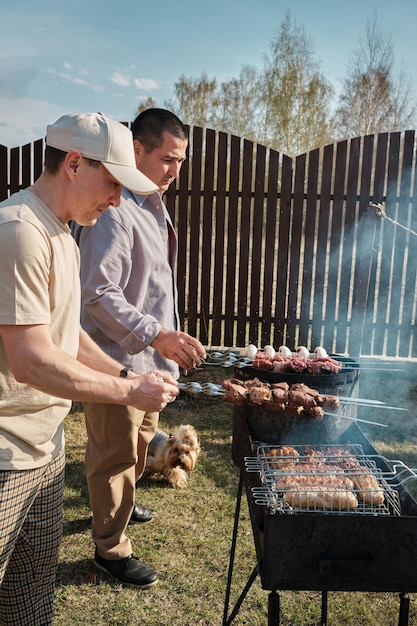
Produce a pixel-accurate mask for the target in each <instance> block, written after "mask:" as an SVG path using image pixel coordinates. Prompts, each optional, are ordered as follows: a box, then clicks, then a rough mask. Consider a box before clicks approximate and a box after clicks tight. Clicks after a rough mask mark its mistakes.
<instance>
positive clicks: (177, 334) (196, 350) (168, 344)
mask: <svg viewBox="0 0 417 626" xmlns="http://www.w3.org/2000/svg"><path fill="white" fill-rule="evenodd" d="M151 346H152V347H153V348H155V350H156V351H157V352H158V353H159V354H160V355H161V356H163V357H165V358H166V359H171V360H172V361H175V363H177V365H179V366H180V367H182V369H184V370H189V369H192V368H193V367H196V366H198V365H200V364H201V359H205V358H206V351H205V350H204V348H203V346H202V344H201V343H200V342H199V341H198V339H195V338H194V337H191V335H188V334H187V333H183V332H181V331H177V330H165V329H164V328H161V330H160V331H159V333H158V334H157V336H156V337H155V339H154V340H153V342H152V343H151Z"/></svg>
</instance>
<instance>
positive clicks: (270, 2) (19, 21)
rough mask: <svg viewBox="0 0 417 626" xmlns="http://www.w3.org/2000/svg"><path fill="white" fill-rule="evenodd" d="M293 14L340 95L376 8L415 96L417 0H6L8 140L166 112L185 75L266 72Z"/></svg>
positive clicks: (1, 98)
mask: <svg viewBox="0 0 417 626" xmlns="http://www.w3.org/2000/svg"><path fill="white" fill-rule="evenodd" d="M5 5H6V6H5ZM287 10H290V12H291V15H292V17H293V18H294V19H295V20H296V21H297V23H298V24H299V25H302V26H304V28H305V31H306V34H307V35H308V36H309V37H310V38H311V41H312V44H313V49H314V57H315V59H316V60H317V61H318V62H319V63H320V66H321V70H322V72H323V74H324V75H325V76H327V78H328V79H329V80H330V81H331V82H332V83H333V85H334V86H335V87H336V88H337V86H338V80H339V79H340V78H341V77H342V76H343V75H344V73H345V70H346V66H347V62H348V59H349V55H350V53H351V52H352V51H354V50H355V49H357V47H358V41H359V37H360V36H363V34H364V32H365V28H366V22H367V20H368V19H371V20H372V19H373V17H374V15H375V12H376V16H377V19H378V24H379V27H380V28H381V29H382V30H383V32H384V33H386V34H387V35H390V36H391V37H392V43H393V50H394V56H395V60H396V64H397V66H398V68H399V67H400V66H401V64H404V66H405V70H406V72H407V74H408V75H409V77H410V78H411V80H412V85H413V92H414V95H415V98H417V2H416V1H415V0H349V2H338V0H209V1H207V2H201V1H200V0H177V1H176V2H175V1H172V0H171V1H170V2H168V1H167V0H155V1H154V2H152V1H151V0H136V1H135V2H132V1H131V0H117V1H116V2H111V3H110V2H106V1H105V0H101V2H99V1H98V0H71V2H68V1H66V2H62V1H61V0H54V1H52V0H37V1H36V2H33V0H13V1H12V2H8V3H7V4H6V2H5V0H3V2H2V8H1V13H0V41H1V42H2V46H1V55H0V144H4V145H7V146H9V147H13V146H17V145H23V144H24V143H27V142H31V141H33V140H34V139H39V138H40V137H42V136H44V133H45V128H46V125H47V124H48V123H50V122H53V121H55V120H56V119H57V118H58V117H59V116H60V115H63V114H65V113H81V112H87V111H88V112H90V111H102V112H104V113H106V114H107V115H109V116H110V117H112V118H114V119H118V120H123V121H129V120H131V119H132V118H133V116H134V112H135V110H136V108H137V106H138V103H139V101H140V100H143V99H145V98H146V97H148V96H152V97H153V98H154V100H155V101H156V102H157V104H158V105H161V106H163V104H164V101H165V100H166V99H168V98H169V97H171V96H172V93H173V85H174V83H175V81H176V80H177V79H178V78H179V77H180V76H181V75H182V74H184V75H185V76H187V77H199V76H201V74H202V72H206V73H207V75H208V76H209V77H216V78H217V79H218V81H222V80H226V79H230V78H233V77H236V76H238V75H239V73H240V70H241V69H242V67H243V66H244V65H246V64H249V65H254V66H256V67H259V68H261V67H262V66H263V56H264V55H265V54H268V53H269V52H270V43H271V39H272V38H273V36H274V34H275V33H276V31H277V29H278V28H279V26H280V24H281V22H282V20H283V18H284V16H285V13H286V11H287Z"/></svg>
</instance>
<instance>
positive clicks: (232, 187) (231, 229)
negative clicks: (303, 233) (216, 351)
mask: <svg viewBox="0 0 417 626" xmlns="http://www.w3.org/2000/svg"><path fill="white" fill-rule="evenodd" d="M230 142H231V143H230V184H229V207H228V208H229V218H228V225H227V267H226V310H225V333H224V339H225V345H226V346H234V345H238V344H237V343H236V337H235V310H236V307H235V300H236V259H237V242H238V239H239V233H238V226H237V217H238V212H239V176H240V160H241V148H240V139H239V137H235V136H233V135H232V137H231V140H230Z"/></svg>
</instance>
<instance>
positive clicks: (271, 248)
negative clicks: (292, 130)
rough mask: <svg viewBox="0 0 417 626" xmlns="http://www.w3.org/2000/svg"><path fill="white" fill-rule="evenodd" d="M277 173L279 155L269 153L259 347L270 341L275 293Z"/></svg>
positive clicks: (272, 151)
mask: <svg viewBox="0 0 417 626" xmlns="http://www.w3.org/2000/svg"><path fill="white" fill-rule="evenodd" d="M278 173H279V153H278V152H276V151H275V150H270V151H269V164H268V189H267V199H266V222H265V255H264V286H263V292H262V303H263V304H262V321H263V323H262V333H261V345H262V346H265V345H268V344H270V343H271V341H273V339H272V316H273V312H272V306H273V296H274V293H276V289H277V286H276V282H277V281H276V280H275V271H276V270H275V258H276V231H277V220H278V186H279V181H278Z"/></svg>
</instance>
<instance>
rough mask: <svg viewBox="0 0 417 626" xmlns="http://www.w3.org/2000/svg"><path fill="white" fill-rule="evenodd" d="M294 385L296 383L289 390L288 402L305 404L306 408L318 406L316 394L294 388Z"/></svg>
mask: <svg viewBox="0 0 417 626" xmlns="http://www.w3.org/2000/svg"><path fill="white" fill-rule="evenodd" d="M294 387H295V385H293V386H292V387H291V388H290V390H289V392H288V402H289V403H290V405H295V406H303V407H305V408H306V409H310V408H312V407H315V406H318V403H317V402H316V400H315V398H314V396H311V395H310V394H308V393H305V392H304V391H301V390H297V389H294Z"/></svg>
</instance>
